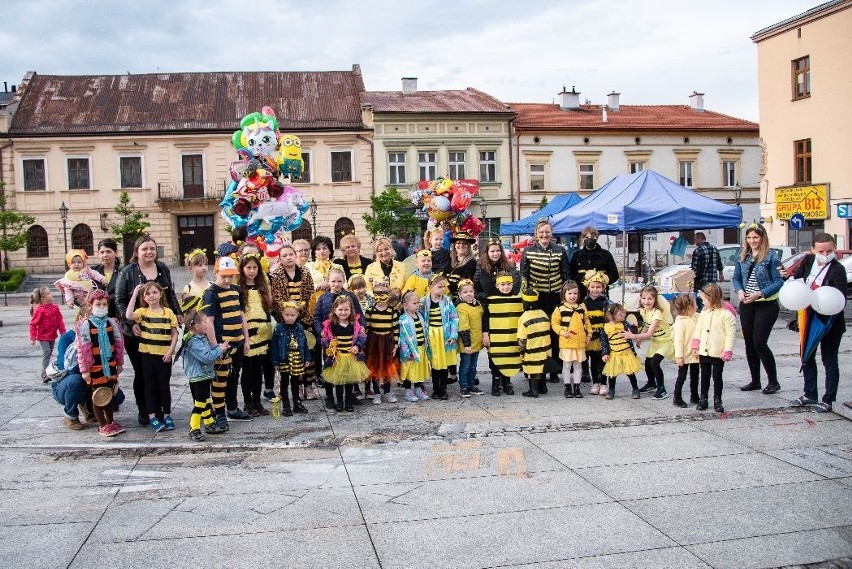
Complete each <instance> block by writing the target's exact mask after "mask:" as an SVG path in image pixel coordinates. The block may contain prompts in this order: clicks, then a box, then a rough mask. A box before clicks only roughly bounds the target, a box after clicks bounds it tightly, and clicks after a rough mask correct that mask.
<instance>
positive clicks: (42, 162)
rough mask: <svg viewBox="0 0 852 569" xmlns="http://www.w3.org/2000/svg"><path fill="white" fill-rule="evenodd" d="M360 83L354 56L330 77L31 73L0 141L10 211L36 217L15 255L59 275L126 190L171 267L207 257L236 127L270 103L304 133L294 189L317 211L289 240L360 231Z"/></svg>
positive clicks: (91, 243)
mask: <svg viewBox="0 0 852 569" xmlns="http://www.w3.org/2000/svg"><path fill="white" fill-rule="evenodd" d="M363 92H364V84H363V79H362V77H361V72H360V68H359V67H358V66H357V65H356V66H353V69H352V71H330V72H278V73H256V72H251V73H248V72H233V73H176V74H175V73H172V74H150V75H127V76H41V75H37V74H35V73H31V74H28V76H27V77H26V78H25V80H24V81H23V82H22V83H21V85H20V87H19V88H18V90H17V93H16V96H15V98H14V99H13V103H12V105H11V106H10V108H9V109H8V110H10V111H11V112H10V114H9V116H8V117H7V129H6V130H7V132H6V133H4V134H5V140H6V142H5V144H0V148H2V150H0V152H2V153H3V154H2V155H0V157H1V158H2V164H0V166H2V168H0V171H2V175H3V181H5V182H6V186H5V192H6V198H7V206H8V207H10V208H14V209H16V210H19V211H21V212H23V213H27V214H29V215H31V216H33V217H35V218H36V223H35V225H34V226H33V227H31V228H30V241H29V244H28V246H27V248H26V249H25V250H22V251H19V252H17V253H15V254H12V255H11V256H10V258H11V262H12V264H13V265H17V266H24V265H25V266H26V267H27V268H28V269H29V270H31V271H33V272H55V271H58V270H61V269H62V267H63V264H64V253H65V249H66V247H67V248H69V249H70V248H83V249H86V250H88V251H89V252H93V249H94V247H95V246H96V245H97V242H98V241H99V240H100V239H103V238H105V237H114V235H113V233H112V230H111V227H112V226H113V225H117V224H121V223H122V221H123V220H121V219H118V215H117V214H116V213H115V211H114V208H115V206H116V205H117V203H118V199H119V196H120V195H121V193H122V192H127V194H128V196H129V198H130V200H131V202H132V204H133V207H134V209H135V210H138V211H143V212H146V213H147V214H148V221H149V222H150V224H151V227H150V229H149V232H150V233H151V235H152V236H153V237H154V238H155V239H156V241H157V244H158V246H159V254H160V257H161V258H162V259H163V260H164V261H165V262H167V263H169V264H175V263H178V262H180V260H181V259H182V258H183V255H184V254H185V253H187V252H189V251H190V250H192V249H194V248H196V247H202V248H205V249H207V250H208V252H211V253H212V251H213V249H214V248H215V245H216V244H217V243H219V242H221V241H225V240H227V239H228V233H227V230H228V228H227V224H226V222H225V220H224V219H222V217H221V215H220V211H221V209H220V207H219V205H218V204H219V201H220V200H221V198H222V197H223V195H224V192H225V188H226V187H227V185H228V183H229V182H230V175H229V166H230V164H231V162H232V161H234V160H236V159H237V155H236V152H235V150H234V148H233V147H232V145H231V142H230V141H231V134H232V133H233V132H234V130H236V129H237V128H238V126H239V121H240V120H241V119H242V117H243V116H245V115H246V114H248V113H250V112H254V111H259V110H260V109H261V108H262V107H263V106H265V105H268V106H270V107H272V108H273V109H274V110H275V111H276V113H277V116H278V120H279V125H280V129H281V131H282V132H288V133H293V134H296V135H298V136H299V137H300V138H301V141H302V153H303V157H304V160H305V173H304V175H303V176H302V178H301V179H300V180H298V181H294V182H293V183H292V185H294V186H295V187H297V188H299V189H300V190H302V191H303V192H304V193H305V195H306V197H307V199H308V200H310V199H314V200H315V202H316V204H317V208H316V217H315V218H312V217H311V216H310V215H307V214H306V216H305V217H306V219H305V222H304V223H303V225H302V227H300V228H299V229H297V230H296V231H294V232H293V237H294V238H296V237H307V238H310V237H311V235H312V234H313V233H316V234H325V235H329V236H330V235H332V234H344V233H351V232H355V233H357V234H360V235H362V236H364V235H365V231H364V227H363V220H361V213H362V212H363V211H365V210H366V209H368V208H369V207H370V196H371V195H372V188H373V182H372V159H371V131H370V130H369V129H367V128H366V127H365V126H364V123H363V117H362V114H361V97H362V95H363ZM284 181H286V180H284ZM63 207H64V208H67V214H66V219H65V220H64V221H63V219H62V216H61V213H60V209H61V208H63ZM314 222H316V227H313V228H312V227H311V226H312V224H313V223H314ZM123 257H124V261H125V262H126V261H127V255H123ZM211 258H212V257H211Z"/></svg>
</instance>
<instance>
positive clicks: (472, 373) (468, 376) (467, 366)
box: [459, 349, 479, 389]
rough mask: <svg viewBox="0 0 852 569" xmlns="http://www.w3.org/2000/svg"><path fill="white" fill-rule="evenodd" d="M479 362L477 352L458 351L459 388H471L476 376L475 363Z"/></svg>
mask: <svg viewBox="0 0 852 569" xmlns="http://www.w3.org/2000/svg"><path fill="white" fill-rule="evenodd" d="M478 363H479V352H474V353H472V354H466V353H464V349H462V350H460V351H459V389H472V388H473V380H474V378H476V365H477V364H478Z"/></svg>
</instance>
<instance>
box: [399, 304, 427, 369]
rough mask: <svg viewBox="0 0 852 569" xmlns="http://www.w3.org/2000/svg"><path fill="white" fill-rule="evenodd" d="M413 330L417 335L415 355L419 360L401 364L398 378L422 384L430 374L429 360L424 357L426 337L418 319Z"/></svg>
mask: <svg viewBox="0 0 852 569" xmlns="http://www.w3.org/2000/svg"><path fill="white" fill-rule="evenodd" d="M414 330H415V332H416V334H417V353H418V358H419V359H418V361H416V362H415V361H410V362H402V365H401V366H400V370H399V377H400V379H401V380H403V381H410V382H411V383H423V382H424V381H426V380H428V379H429V378H430V377H431V375H432V373H431V371H430V368H429V358H428V357H427V355H426V335H425V334H424V333H423V326H422V325H421V324H420V319H419V318H417V319H415V320H414Z"/></svg>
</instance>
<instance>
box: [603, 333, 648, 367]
mask: <svg viewBox="0 0 852 569" xmlns="http://www.w3.org/2000/svg"><path fill="white" fill-rule="evenodd" d="M626 329H627V328H626V327H625V325H624V322H607V323H606V324H604V326H603V333H604V334H606V339H607V342H608V343H609V358H607V361H606V363H605V364H604V367H603V374H604V375H605V376H606V377H618V376H619V375H629V374H631V373H636V372H638V371H641V370H642V369H643V368H644V366H643V365H642V362H640V361H639V358H637V357H636V354H634V353H633V345H632V343H631V342H630V340H626V339H625V338H624V337H623V336H622V332H624V331H625V330H626Z"/></svg>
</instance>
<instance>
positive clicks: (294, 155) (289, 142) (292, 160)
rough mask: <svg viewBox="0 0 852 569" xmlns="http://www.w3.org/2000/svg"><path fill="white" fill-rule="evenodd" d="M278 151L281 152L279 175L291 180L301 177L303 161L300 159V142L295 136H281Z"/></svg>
mask: <svg viewBox="0 0 852 569" xmlns="http://www.w3.org/2000/svg"><path fill="white" fill-rule="evenodd" d="M279 150H280V151H281V174H283V175H284V176H287V177H288V178H290V179H291V180H298V179H299V178H301V177H302V171H304V169H305V161H304V160H303V159H302V141H301V140H300V139H299V137H298V136H296V135H295V134H282V135H281V138H280V145H279Z"/></svg>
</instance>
